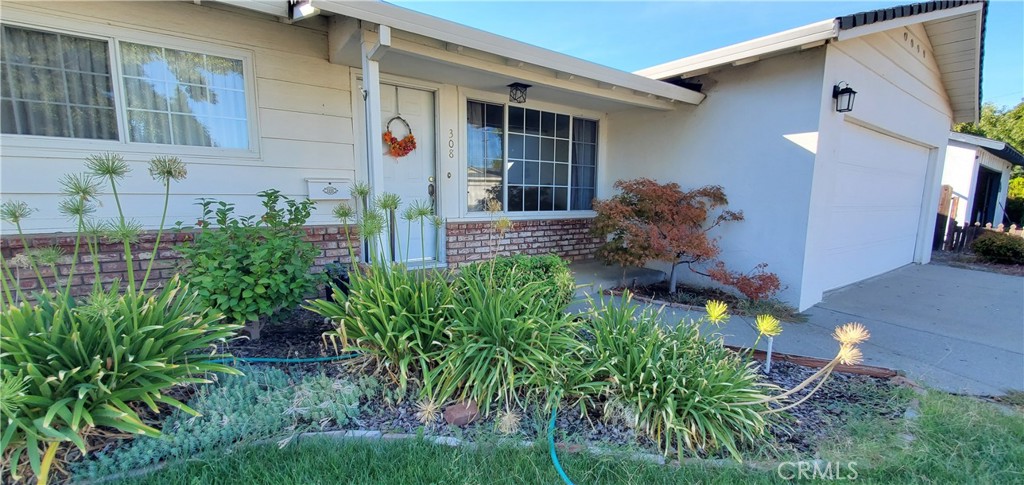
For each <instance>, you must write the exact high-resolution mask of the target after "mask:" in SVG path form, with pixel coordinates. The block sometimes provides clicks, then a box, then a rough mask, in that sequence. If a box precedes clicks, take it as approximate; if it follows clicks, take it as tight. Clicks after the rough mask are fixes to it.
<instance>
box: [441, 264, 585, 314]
mask: <svg viewBox="0 0 1024 485" xmlns="http://www.w3.org/2000/svg"><path fill="white" fill-rule="evenodd" d="M459 272H460V274H461V279H457V280H456V284H459V282H460V281H464V280H482V279H488V278H491V279H493V282H494V284H495V285H497V287H496V291H504V290H507V289H510V288H518V287H522V286H525V285H527V284H530V283H538V284H540V285H541V286H542V287H543V290H542V291H540V292H539V295H538V296H539V298H541V299H543V300H544V301H545V302H547V303H548V304H549V305H550V306H551V309H552V311H554V312H561V311H564V310H565V308H566V307H567V306H568V305H569V303H571V302H572V300H573V298H574V297H575V296H576V279H575V278H574V277H573V275H572V271H570V270H569V263H568V262H567V261H566V260H564V259H562V258H560V257H558V256H556V255H554V254H546V255H543V256H527V255H524V254H517V255H514V256H501V257H497V258H494V260H493V261H481V262H476V263H472V264H469V265H466V266H463V267H462V268H461V269H460V270H459Z"/></svg>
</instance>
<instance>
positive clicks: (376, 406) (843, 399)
mask: <svg viewBox="0 0 1024 485" xmlns="http://www.w3.org/2000/svg"><path fill="white" fill-rule="evenodd" d="M687 288H688V287H687ZM720 296H724V295H715V298H719V297H720ZM730 296H731V295H730ZM733 298H734V299H735V297H733ZM701 305H703V303H701ZM282 320H283V321H282V323H279V324H270V325H267V326H265V327H264V328H263V335H262V338H261V339H260V340H257V341H250V340H247V339H240V340H238V341H235V342H233V343H232V344H231V345H230V346H229V348H227V349H226V350H228V351H230V352H231V353H232V354H233V355H235V356H239V357H282V358H301V357H320V356H326V355H335V353H334V350H333V348H331V349H328V348H325V347H324V345H323V340H322V339H321V335H322V334H323V333H324V332H326V331H329V330H332V329H333V328H334V327H333V326H332V325H330V324H326V323H324V322H323V319H322V318H321V317H319V316H318V315H315V314H313V313H312V312H309V311H307V310H301V309H298V310H294V311H292V312H290V314H288V315H286V316H285V318H283V319H282ZM261 365H262V364H261ZM275 366H276V367H280V368H282V369H286V370H287V371H288V372H289V373H307V372H323V373H326V374H327V375H330V376H348V377H351V378H353V379H354V378H356V377H358V376H360V375H363V374H362V373H363V372H365V369H364V368H362V367H360V366H358V365H357V363H355V362H353V363H327V364H317V363H314V364H298V365H295V364H291V365H275ZM817 370H818V369H816V368H812V367H804V366H801V365H797V364H793V363H790V362H783V361H776V362H774V363H773V365H772V372H771V374H768V375H767V376H765V380H766V381H767V382H770V383H772V384H775V385H777V386H779V387H781V388H783V389H790V388H792V387H794V386H795V385H797V384H799V383H800V382H801V381H803V379H805V378H806V377H808V376H810V375H811V374H813V373H814V372H816V371H817ZM381 379H382V380H386V378H381ZM851 384H853V385H851ZM810 387H813V386H808V389H806V390H804V391H801V392H800V393H798V394H797V395H796V396H794V400H795V399H799V398H801V397H803V396H804V395H806V394H805V393H806V392H807V391H808V390H809V388H810ZM891 387H892V385H891V384H889V383H888V380H887V379H884V378H875V377H869V376H863V375H853V374H843V373H839V372H835V373H833V374H832V376H831V377H830V378H829V382H827V383H825V385H824V386H822V388H821V389H820V390H819V391H818V393H817V394H815V396H813V397H812V398H811V399H810V400H808V401H807V402H805V403H804V404H802V405H800V406H797V407H796V408H794V409H792V410H790V411H789V412H788V414H789V415H790V416H791V417H792V419H785V418H783V419H780V420H778V423H777V424H774V425H773V426H772V427H771V433H772V435H773V436H774V438H775V440H774V441H775V445H776V446H777V447H778V448H780V449H784V450H794V451H800V452H806V451H810V450H813V449H814V448H815V447H816V446H817V444H818V443H819V442H820V441H821V440H822V439H823V438H825V437H827V436H828V434H829V433H830V432H832V430H834V429H836V427H837V426H840V425H842V424H843V423H844V422H845V420H846V419H847V418H848V416H847V414H848V413H847V410H848V408H849V406H848V405H849V404H858V405H859V406H864V405H865V402H867V401H866V400H865V396H864V395H863V392H862V391H863V390H864V389H865V388H867V389H873V390H876V391H877V392H872V393H870V394H872V395H887V394H888V393H887V392H886V391H887V390H888V389H890V388H891ZM411 394H412V393H411ZM412 395H414V394H412ZM886 403H888V406H891V405H892V403H889V402H888V401H885V402H883V403H875V404H870V403H869V404H870V405H871V406H875V407H877V408H878V409H877V411H878V413H880V414H883V415H885V416H887V417H888V416H891V417H893V418H897V417H899V416H900V415H901V414H902V412H903V410H902V409H900V410H897V409H892V408H889V407H886V406H885V405H886ZM570 404H571V403H563V405H562V407H561V409H560V412H559V416H558V425H557V429H558V430H559V433H564V436H565V441H568V442H577V443H584V442H590V443H597V444H602V443H603V444H608V445H613V446H631V447H636V446H639V447H641V448H645V449H649V450H651V451H654V450H655V446H654V443H653V442H652V441H651V440H650V439H648V438H646V437H644V436H639V435H637V433H635V432H634V431H633V430H632V429H630V428H629V427H628V426H626V425H624V424H622V423H610V422H605V421H604V419H603V416H602V415H601V408H603V403H599V405H598V406H596V409H594V410H591V411H590V412H588V414H587V415H586V416H580V413H579V410H578V409H579V408H578V407H569V406H570ZM361 408H362V410H363V411H362V413H361V414H360V416H359V418H358V419H357V420H355V422H354V423H353V427H354V428H359V429H376V430H381V431H385V432H392V433H412V434H415V433H417V432H418V431H420V430H421V427H422V424H421V423H420V422H419V420H418V419H417V418H416V411H417V409H416V402H415V399H414V398H412V397H409V398H406V399H404V400H403V401H402V402H401V403H394V402H387V401H385V400H384V399H383V398H382V397H379V396H378V397H376V398H374V399H373V400H372V401H367V402H364V403H363V405H362V406H361ZM496 414H497V413H496V412H492V413H490V415H488V416H481V418H480V419H479V420H478V421H476V422H474V423H473V424H470V425H468V426H466V427H462V428H459V427H454V426H448V425H447V424H446V423H444V421H443V419H442V418H441V417H440V416H438V418H437V419H436V420H435V421H434V422H433V423H431V424H430V425H428V426H427V427H426V429H424V430H423V431H425V432H427V433H429V434H433V435H438V436H453V437H460V438H470V439H472V438H473V437H474V436H477V435H482V434H493V432H494V429H495V424H496V423H495V419H496ZM549 417H550V416H548V415H545V414H544V413H543V412H542V411H541V410H540V409H538V408H536V407H535V406H531V407H528V409H527V410H526V411H525V412H524V413H523V415H522V416H521V422H520V430H519V432H518V433H516V434H515V435H514V436H513V437H515V438H518V439H524V440H532V439H543V438H544V436H545V435H544V434H543V433H545V432H546V429H547V428H546V425H547V420H548V419H549Z"/></svg>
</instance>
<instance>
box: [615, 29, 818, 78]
mask: <svg viewBox="0 0 1024 485" xmlns="http://www.w3.org/2000/svg"><path fill="white" fill-rule="evenodd" d="M837 32H838V24H837V23H836V21H835V19H828V20H822V21H821V22H815V23H813V24H808V25H804V26H802V27H797V28H795V29H790V30H786V31H783V32H779V33H776V34H772V35H767V36H764V37H759V38H757V39H753V40H748V41H746V42H741V43H739V44H733V45H730V46H725V47H722V48H720V49H715V50H712V51H708V52H703V53H700V54H697V55H694V56H690V57H684V58H682V59H677V60H674V61H670V62H666V63H664V64H660V65H657V66H653V67H648V68H646V69H641V70H639V71H635V72H634V74H638V75H641V76H645V77H649V78H652V79H669V78H673V77H687V75H689V74H692V73H695V72H700V71H702V70H705V69H711V68H714V67H718V66H722V65H726V64H731V63H734V62H742V61H745V60H747V59H751V58H756V57H758V56H762V55H767V54H774V53H777V52H779V51H783V50H788V49H795V48H800V47H804V46H813V45H816V44H819V43H821V42H824V41H827V40H829V39H833V38H835V36H836V34H837Z"/></svg>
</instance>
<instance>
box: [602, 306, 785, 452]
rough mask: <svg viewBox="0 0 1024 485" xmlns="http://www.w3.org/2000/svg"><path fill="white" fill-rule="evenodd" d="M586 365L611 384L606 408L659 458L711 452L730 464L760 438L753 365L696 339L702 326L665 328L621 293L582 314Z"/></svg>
mask: <svg viewBox="0 0 1024 485" xmlns="http://www.w3.org/2000/svg"><path fill="white" fill-rule="evenodd" d="M590 317H591V318H590V320H589V323H588V324H587V331H588V333H590V334H591V335H592V336H593V339H592V341H591V342H590V343H589V344H588V351H589V352H590V358H591V359H593V360H594V361H595V362H597V363H598V365H599V366H600V368H601V373H599V374H598V377H602V378H604V379H607V380H608V381H610V382H611V383H612V387H611V389H610V390H609V394H610V395H611V396H612V400H611V401H610V402H612V403H614V404H616V405H619V406H625V407H626V409H627V411H626V414H628V416H629V418H631V419H632V421H633V425H635V426H637V427H638V428H639V429H641V430H642V431H644V432H646V433H647V434H648V435H650V436H651V438H652V439H654V440H655V442H656V443H658V445H659V446H662V447H664V449H665V451H666V452H667V451H668V449H669V447H670V446H672V447H675V448H676V450H677V451H678V453H679V455H680V457H682V453H683V450H691V451H693V452H712V451H714V450H716V449H719V448H722V447H724V448H725V449H726V450H728V451H729V453H731V454H732V456H733V457H735V458H736V459H737V460H738V459H740V455H739V445H740V444H741V443H753V442H754V441H755V440H756V439H757V438H758V437H760V436H762V435H764V433H765V432H766V419H765V415H764V414H763V411H766V410H767V409H768V405H767V403H765V402H759V401H762V400H763V399H764V398H765V397H766V396H765V391H766V390H767V387H766V386H765V385H764V384H761V383H759V382H758V379H757V372H756V371H755V368H754V366H753V364H751V363H749V362H746V361H744V360H743V359H742V358H741V356H739V355H737V354H735V353H734V352H731V351H729V350H728V349H726V348H725V347H724V346H723V343H722V340H721V337H720V336H712V338H710V339H708V338H707V336H705V335H702V334H701V326H702V324H703V322H702V321H690V322H685V321H684V322H679V323H678V324H677V325H676V326H675V327H674V328H665V327H663V326H662V325H661V323H660V322H659V315H658V312H656V311H654V310H652V309H650V308H646V309H644V310H639V309H637V308H636V307H635V306H634V305H633V304H632V303H631V302H630V296H629V295H628V294H627V295H625V296H623V297H622V299H621V300H620V301H617V302H615V301H606V302H602V303H601V305H600V308H599V309H598V310H595V311H594V312H593V313H592V314H591V315H590Z"/></svg>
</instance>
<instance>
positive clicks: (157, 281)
mask: <svg viewBox="0 0 1024 485" xmlns="http://www.w3.org/2000/svg"><path fill="white" fill-rule="evenodd" d="M305 229H306V240H307V241H310V242H312V243H313V244H315V245H316V246H318V247H319V248H320V249H321V251H322V252H321V254H320V256H319V257H317V258H316V260H315V262H314V263H313V264H314V265H313V268H312V269H311V271H312V272H318V271H321V270H323V268H324V265H326V264H328V263H331V262H334V261H339V260H340V261H341V262H348V261H349V257H348V245H347V244H346V243H345V230H344V228H342V226H307V227H305ZM349 233H350V236H351V237H352V248H353V250H354V251H355V253H356V254H357V255H358V254H359V242H358V238H357V237H356V231H355V228H354V227H350V228H349ZM194 235H195V233H194V232H191V231H182V232H177V233H176V232H174V231H165V232H164V234H163V236H162V237H161V239H160V248H159V249H157V255H156V260H155V261H154V262H153V271H152V273H151V274H150V277H149V279H150V281H149V284H148V285H147V286H148V287H150V288H153V287H156V286H158V285H161V284H163V283H164V282H166V281H168V280H169V279H170V278H171V277H172V276H174V274H175V273H177V272H178V269H177V268H178V263H179V262H180V259H181V256H180V255H179V254H178V253H177V252H176V251H175V250H174V246H176V245H178V244H180V243H182V242H185V241H190V240H192V238H193V237H194ZM25 241H26V242H27V243H28V246H29V247H30V248H41V247H48V246H57V247H59V248H60V249H61V250H62V251H63V253H64V255H65V256H64V257H63V258H62V260H61V262H60V264H58V265H57V272H58V273H59V275H60V278H59V279H60V280H62V282H61V283H62V284H67V280H66V278H67V275H68V273H69V272H70V270H71V259H72V257H73V255H74V252H75V235H74V234H68V233H56V234H30V235H27V236H26V238H25ZM155 243H156V233H155V232H147V233H144V234H142V235H141V236H140V237H139V241H138V242H137V243H136V244H135V245H134V246H133V247H132V255H133V257H134V258H135V261H133V262H132V263H131V266H132V268H133V269H134V270H135V275H136V276H135V277H136V279H137V281H140V282H141V280H142V278H143V277H144V276H145V274H146V267H147V266H148V265H149V257H150V255H151V254H152V251H153V245H154V244H155ZM0 251H2V252H3V257H4V259H5V260H6V261H8V262H9V261H10V258H12V257H13V256H14V255H17V254H19V253H22V252H24V246H23V244H22V240H21V238H20V237H18V236H16V235H15V236H11V235H4V236H3V238H0ZM96 259H97V261H99V263H100V281H102V282H104V283H109V282H111V281H114V280H115V279H121V281H125V279H126V277H127V274H128V262H126V261H125V259H124V247H123V246H122V245H121V244H111V243H102V244H100V246H99V251H98V253H97V257H96ZM92 262H93V257H92V255H91V254H90V252H89V249H88V246H86V244H85V242H84V240H83V242H82V245H81V249H80V250H79V256H78V263H77V266H76V267H75V276H73V277H72V281H71V291H72V294H74V295H76V296H77V295H84V294H87V293H88V292H89V291H90V290H91V289H92V284H93V282H94V281H95V279H96V275H95V272H94V271H93V264H92ZM39 269H40V272H41V273H42V274H43V279H44V281H45V282H46V284H47V285H48V286H50V287H53V283H54V279H53V273H52V271H51V270H50V268H42V267H41V268H39ZM14 271H15V274H16V276H17V277H18V279H19V284H20V285H21V287H22V289H25V290H29V291H34V290H38V289H39V281H38V279H37V278H36V276H35V273H34V272H33V271H32V270H31V269H15V270H14Z"/></svg>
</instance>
